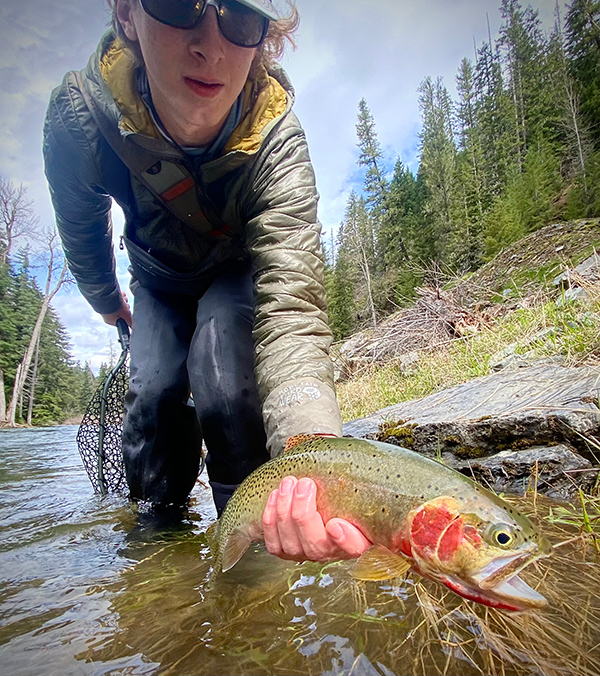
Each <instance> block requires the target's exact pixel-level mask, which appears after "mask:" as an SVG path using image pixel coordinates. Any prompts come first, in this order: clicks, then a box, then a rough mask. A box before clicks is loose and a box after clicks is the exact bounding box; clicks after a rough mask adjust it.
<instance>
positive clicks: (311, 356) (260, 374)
mask: <svg viewBox="0 0 600 676" xmlns="http://www.w3.org/2000/svg"><path fill="white" fill-rule="evenodd" d="M261 158H262V160H261V161H260V162H258V163H257V166H256V167H255V169H254V172H253V176H252V180H253V186H252V190H251V191H250V194H251V195H252V198H251V205H250V219H249V221H248V225H247V238H248V239H247V243H248V247H249V249H250V252H251V255H252V260H253V268H254V274H255V290H256V299H255V307H256V310H255V324H254V342H255V350H256V374H257V380H258V387H259V391H260V394H261V398H262V400H263V402H264V403H263V416H264V420H265V427H266V431H267V440H268V441H267V443H268V447H269V450H270V452H271V455H277V454H278V453H279V452H281V450H282V449H283V446H284V444H285V440H286V439H287V437H288V436H292V435H295V434H300V433H330V434H337V435H341V431H342V426H341V418H340V412H339V408H338V405H337V402H336V399H335V392H334V389H333V366H332V363H331V360H330V358H329V353H328V351H329V347H330V345H331V341H332V334H331V331H330V329H329V326H328V323H327V313H326V301H325V289H324V287H323V257H322V253H321V243H320V232H321V226H320V224H319V222H318V220H317V200H318V195H317V191H316V186H315V177H314V172H313V168H312V165H311V162H310V157H309V154H308V148H307V144H306V139H305V136H304V132H303V131H302V129H301V127H300V125H299V123H298V121H297V120H296V118H295V116H294V115H293V114H291V115H289V116H288V117H287V119H286V121H285V122H284V123H283V125H282V126H281V127H279V128H278V129H277V133H276V134H274V135H273V136H272V137H271V140H270V141H267V148H266V152H264V151H263V152H261Z"/></svg>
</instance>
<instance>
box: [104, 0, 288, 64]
mask: <svg viewBox="0 0 600 676" xmlns="http://www.w3.org/2000/svg"><path fill="white" fill-rule="evenodd" d="M134 1H135V0H134ZM107 2H108V5H109V7H110V10H111V15H112V19H111V22H112V27H113V30H114V32H115V34H116V35H117V36H118V37H119V39H120V40H121V42H123V44H125V45H126V46H127V47H128V49H129V50H130V51H131V53H132V55H133V57H134V59H135V61H136V62H137V63H138V64H140V65H141V64H143V63H144V60H143V58H142V52H141V50H140V46H139V44H138V43H137V42H135V41H132V40H130V39H129V38H128V37H127V36H126V35H125V32H124V31H123V28H122V26H121V24H120V23H119V19H118V18H117V0H107ZM286 2H287V4H288V6H289V9H290V13H289V14H288V15H287V16H285V17H282V18H281V19H277V21H270V22H269V29H268V31H267V35H266V37H265V39H264V40H263V42H262V43H261V45H260V46H259V47H258V48H257V52H256V57H255V59H254V62H253V63H252V68H251V71H250V74H251V76H252V74H253V73H255V72H256V71H257V70H258V68H259V67H260V66H264V67H265V68H267V69H268V68H269V67H270V66H272V65H273V64H275V63H277V61H279V59H281V57H282V56H283V53H284V52H285V48H286V46H287V45H286V43H289V44H290V45H291V47H292V49H295V47H296V43H295V42H294V39H293V35H294V33H295V32H296V29H297V28H298V24H299V23H300V17H299V15H298V10H297V9H296V6H295V5H294V3H293V1H292V0H286Z"/></svg>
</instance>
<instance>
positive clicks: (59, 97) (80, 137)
mask: <svg viewBox="0 0 600 676" xmlns="http://www.w3.org/2000/svg"><path fill="white" fill-rule="evenodd" d="M99 143H100V138H99V134H98V133H97V131H96V130H95V125H94V122H93V119H92V117H91V115H90V113H89V111H88V109H87V107H86V105H85V103H84V101H83V99H82V97H81V94H80V92H79V90H78V87H77V84H76V81H75V78H74V76H73V74H67V76H66V77H65V79H64V81H63V83H62V85H61V86H60V87H57V88H56V89H55V90H54V91H53V93H52V97H51V99H50V104H49V107H48V112H47V114H46V121H45V124H44V146H43V147H44V160H45V165H46V177H47V179H48V184H49V187H50V195H51V197H52V203H53V205H54V210H55V214H56V225H57V227H58V231H59V234H60V237H61V240H62V245H63V249H64V251H65V255H66V258H67V262H68V264H69V269H70V270H71V273H72V274H73V277H74V278H75V280H76V281H77V285H78V286H79V289H80V290H81V293H82V294H83V296H84V297H85V298H86V300H87V301H88V302H89V303H90V305H91V306H92V307H93V308H94V310H95V311H96V312H99V313H101V314H109V313H111V312H116V311H117V310H118V309H119V307H120V306H121V302H122V301H121V294H120V291H119V285H118V282H117V277H116V273H115V259H114V254H113V246H112V223H111V220H110V206H111V202H110V198H109V197H108V195H106V194H105V192H104V191H103V190H102V188H101V187H100V185H99V179H98V176H99V171H98V168H97V165H96V160H95V158H96V157H99V156H100V154H99V148H98V147H97V146H98V144H99Z"/></svg>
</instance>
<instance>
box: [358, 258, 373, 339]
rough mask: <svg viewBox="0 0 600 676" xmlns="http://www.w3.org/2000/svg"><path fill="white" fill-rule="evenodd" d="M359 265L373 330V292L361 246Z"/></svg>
mask: <svg viewBox="0 0 600 676" xmlns="http://www.w3.org/2000/svg"><path fill="white" fill-rule="evenodd" d="M360 252H361V265H360V267H361V268H362V273H363V276H364V278H365V282H366V284H367V300H368V302H369V310H370V311H371V321H372V322H373V328H375V327H376V326H377V315H376V314H375V303H374V302H373V290H372V288H371V286H372V285H371V271H370V270H369V261H368V260H367V252H366V251H365V249H364V247H362V246H361V251H360Z"/></svg>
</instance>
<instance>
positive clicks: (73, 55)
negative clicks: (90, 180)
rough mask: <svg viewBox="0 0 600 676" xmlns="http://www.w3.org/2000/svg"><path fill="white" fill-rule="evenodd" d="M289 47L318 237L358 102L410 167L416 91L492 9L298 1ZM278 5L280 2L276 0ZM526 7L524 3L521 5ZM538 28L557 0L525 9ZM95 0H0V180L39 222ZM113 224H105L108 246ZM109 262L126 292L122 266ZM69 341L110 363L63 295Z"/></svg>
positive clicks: (339, 200)
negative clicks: (47, 143)
mask: <svg viewBox="0 0 600 676" xmlns="http://www.w3.org/2000/svg"><path fill="white" fill-rule="evenodd" d="M296 3H297V7H298V10H299V12H300V16H301V26H300V30H299V33H298V49H297V50H296V51H295V52H291V53H290V54H289V55H287V56H286V57H285V60H284V67H285V68H286V69H287V71H288V73H289V75H290V77H291V80H292V82H293V83H294V85H295V88H296V93H297V99H296V106H295V110H296V113H297V114H298V116H299V118H300V120H301V122H302V124H303V126H304V128H305V130H306V133H307V138H308V141H309V145H310V152H311V157H312V160H313V163H314V166H315V171H316V175H317V183H318V188H319V191H320V194H321V201H320V207H319V208H320V218H321V221H322V222H323V224H324V226H325V228H326V229H330V228H336V227H337V225H338V224H339V222H340V220H341V218H342V216H343V212H344V207H345V203H346V199H347V196H348V194H349V192H350V190H351V189H352V187H355V186H357V185H360V181H361V174H360V172H359V171H358V168H357V166H356V160H357V157H358V150H357V148H356V134H355V123H356V114H357V106H358V101H359V100H360V99H361V98H362V97H364V98H366V100H367V102H368V104H369V107H370V109H371V112H372V113H373V116H374V118H375V122H376V127H377V131H378V135H379V140H380V142H381V145H382V147H383V148H384V151H385V153H386V159H387V163H388V166H389V167H390V168H391V167H392V165H393V162H394V160H395V158H396V156H397V155H398V154H399V155H400V156H401V158H402V160H403V161H404V162H405V163H406V164H408V165H409V166H410V167H411V168H412V169H413V170H416V168H417V154H418V141H417V133H418V130H419V126H420V117H419V110H418V95H417V91H416V90H417V87H418V86H419V83H420V82H421V81H422V80H423V78H424V77H425V76H427V75H430V76H432V77H437V76H438V75H439V76H442V77H443V78H444V81H445V83H446V86H447V87H448V88H449V89H450V90H451V91H453V89H454V77H455V73H456V70H457V68H458V66H459V63H460V60H461V59H462V58H463V57H464V56H467V57H470V58H473V53H474V49H473V38H475V41H476V42H477V44H479V45H480V44H481V43H482V41H484V40H487V30H488V29H487V19H486V14H487V15H488V16H489V20H490V25H491V30H492V35H493V36H495V34H496V33H497V30H498V27H499V25H500V14H499V11H498V7H499V5H500V0H420V1H419V2H417V0H413V1H411V2H408V1H407V0H404V1H402V0H379V2H377V3H374V2H372V0H328V1H327V2H319V1H316V0H296ZM279 4H280V5H281V6H282V7H283V6H284V3H283V2H279ZM523 4H526V3H523ZM533 4H534V6H535V7H536V8H538V9H539V11H540V17H541V18H542V20H543V24H544V26H545V27H546V28H548V27H550V26H551V25H552V23H553V18H552V17H553V11H554V5H555V0H534V2H533ZM107 21H108V10H107V6H106V3H105V2H104V0H75V1H73V0H45V1H44V2H40V0H3V2H2V3H1V4H0V35H1V38H2V39H0V125H1V128H2V136H0V174H2V175H3V176H5V177H7V178H9V179H11V180H14V181H15V182H17V183H20V182H25V184H26V185H27V186H28V189H29V196H30V197H31V198H32V199H34V200H35V204H36V210H37V212H38V214H39V216H40V221H41V223H42V224H47V223H50V222H51V221H52V219H53V214H52V208H51V206H50V201H49V197H48V191H47V187H46V182H45V179H44V175H43V167H42V157H41V139H42V125H43V120H44V114H45V110H46V106H47V101H48V98H49V96H50V92H51V90H52V88H53V87H54V86H56V85H57V84H59V82H60V81H61V79H62V77H63V75H64V74H65V72H66V71H68V70H70V69H77V68H82V67H83V66H84V65H85V63H86V62H87V60H88V58H89V55H90V54H91V53H92V52H93V51H94V50H95V48H96V45H97V43H98V40H99V38H100V36H101V35H102V33H103V32H104V30H105V29H106V25H107ZM121 229H122V217H119V216H117V215H116V216H115V242H116V246H118V234H120V231H121ZM116 252H117V254H118V256H117V260H118V273H119V281H120V283H121V285H122V287H123V288H124V289H127V284H128V274H127V271H126V268H127V260H126V257H125V255H124V252H120V251H119V250H118V248H116ZM54 306H55V308H56V309H57V311H58V312H59V314H60V316H61V319H62V321H63V323H64V324H65V325H66V327H67V330H68V331H69V333H70V334H71V336H72V342H73V346H74V353H75V356H76V358H78V359H80V360H82V361H84V360H87V359H92V362H93V364H94V367H95V368H97V366H98V365H99V364H100V361H102V360H106V358H107V356H108V345H109V342H110V340H111V339H112V340H113V342H115V344H116V331H115V330H114V329H113V328H111V327H107V326H105V325H104V324H103V322H102V320H101V319H100V318H99V317H97V316H95V315H94V313H93V312H92V310H91V309H89V307H88V306H87V304H86V303H85V301H83V300H82V299H81V297H80V296H78V295H77V292H76V291H75V290H73V291H72V292H70V293H69V295H64V294H61V295H60V296H59V297H58V298H57V299H56V302H55V303H54Z"/></svg>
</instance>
